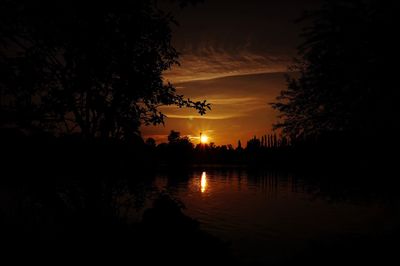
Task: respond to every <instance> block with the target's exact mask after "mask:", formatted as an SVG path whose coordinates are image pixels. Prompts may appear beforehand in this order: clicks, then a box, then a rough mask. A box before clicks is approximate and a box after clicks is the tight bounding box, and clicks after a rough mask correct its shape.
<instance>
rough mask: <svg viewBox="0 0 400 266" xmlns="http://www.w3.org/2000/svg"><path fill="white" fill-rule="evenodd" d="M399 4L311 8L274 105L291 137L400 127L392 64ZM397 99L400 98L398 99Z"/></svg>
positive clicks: (361, 3)
mask: <svg viewBox="0 0 400 266" xmlns="http://www.w3.org/2000/svg"><path fill="white" fill-rule="evenodd" d="M393 5H394V3H392V2H388V3H386V2H385V3H381V2H380V1H373V0H361V1H359V0H353V1H325V2H324V4H323V6H322V8H321V9H320V10H318V11H315V12H309V13H306V14H305V16H304V17H303V18H302V19H301V20H300V21H309V22H311V26H309V27H306V28H304V31H303V34H302V37H303V38H304V42H303V44H302V45H301V46H300V47H299V50H298V51H299V58H298V59H297V61H296V62H295V64H294V65H293V66H292V67H291V68H290V71H292V73H294V74H293V75H288V76H287V80H288V87H287V89H286V90H284V91H282V93H281V95H280V96H279V97H278V99H277V100H278V102H276V103H273V104H272V106H273V107H274V108H275V109H277V110H278V111H280V113H281V122H280V123H278V124H276V125H275V127H276V128H282V129H283V132H284V133H285V134H286V135H289V136H291V137H299V136H310V135H314V136H315V135H320V134H322V133H323V132H357V134H372V135H373V134H377V133H378V132H382V131H383V129H384V128H385V129H386V130H390V131H394V130H397V131H398V129H399V127H398V124H397V123H396V122H395V121H396V116H397V114H398V110H397V109H398V108H397V107H396V105H397V103H396V101H397V99H398V96H399V93H398V90H397V89H396V81H395V80H394V76H395V71H394V69H392V68H390V67H389V62H390V61H391V60H390V58H391V57H393V54H395V53H396V52H395V51H396V49H397V48H396V46H397V45H396V43H397V41H396V40H395V39H396V36H395V27H394V25H395V23H394V21H395V13H394V11H393V10H395V8H394V6H393ZM395 99H396V100H395Z"/></svg>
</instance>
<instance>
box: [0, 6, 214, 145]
mask: <svg viewBox="0 0 400 266" xmlns="http://www.w3.org/2000/svg"><path fill="white" fill-rule="evenodd" d="M183 2H185V1H182V3H183ZM0 10H1V11H0V17H1V18H0V36H1V37H0V69H1V72H2V78H1V80H0V89H1V112H2V117H1V123H2V125H1V126H5V125H10V124H13V125H17V126H18V127H21V128H39V129H41V130H48V131H51V132H53V133H62V134H65V133H71V132H79V133H80V134H81V135H82V136H83V137H85V138H95V137H101V138H110V137H111V138H117V139H130V138H132V136H133V135H136V134H138V132H139V126H140V125H141V124H142V123H145V124H159V123H163V118H164V115H163V114H162V113H161V112H160V111H159V110H158V107H159V106H161V105H177V106H179V107H190V108H195V109H197V110H198V111H199V113H200V114H204V113H205V111H206V109H207V108H208V109H209V105H208V104H207V103H206V102H205V101H202V102H199V101H198V102H193V101H191V100H190V99H185V98H184V97H183V95H179V94H177V92H176V90H175V88H174V87H173V85H172V84H170V83H164V81H163V78H162V73H163V71H165V70H167V69H169V68H170V67H171V66H172V65H174V64H177V63H178V61H177V59H178V53H177V51H176V50H175V49H174V48H173V47H172V45H171V30H170V25H171V23H174V19H173V18H172V17H171V16H170V15H168V14H165V13H163V12H162V11H161V10H159V9H158V8H157V7H156V4H155V1H152V0H139V1H118V0H117V1H107V2H98V1H83V2H82V1H76V0H71V1H70V0H68V1H64V0H61V1H57V2H54V1H49V0H39V1H35V2H32V1H27V0H18V1H1V4H0Z"/></svg>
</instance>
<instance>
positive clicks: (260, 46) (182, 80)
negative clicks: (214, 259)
mask: <svg viewBox="0 0 400 266" xmlns="http://www.w3.org/2000/svg"><path fill="white" fill-rule="evenodd" d="M319 3H320V1H319V0H303V1H302V0H298V1H294V0H279V1H275V0H270V1H267V0H264V1H262V0H258V1H257V0H246V1H234V0H231V1H228V0H205V1H204V2H203V3H198V4H196V5H195V6H188V7H186V8H183V9H181V8H178V7H177V6H176V5H174V4H171V2H170V1H163V3H162V8H163V9H165V10H166V11H169V12H171V13H172V14H173V15H174V17H175V19H176V20H177V21H178V22H179V25H178V26H174V27H173V34H172V41H173V46H174V47H175V48H176V49H177V50H178V51H179V52H180V54H181V56H180V59H179V61H180V66H174V67H173V68H172V69H171V70H169V71H167V72H165V73H164V80H165V81H166V82H167V81H169V82H171V83H172V84H174V85H175V87H176V88H177V91H178V93H179V94H183V95H185V96H186V97H189V98H190V99H192V100H204V99H205V100H207V101H208V102H209V103H211V108H212V109H211V111H208V112H207V114H206V115H203V116H200V115H199V114H197V113H196V112H195V111H194V110H188V109H183V108H182V109H180V108H177V107H170V106H167V107H162V108H161V111H162V112H163V113H164V114H165V115H166V116H167V118H166V119H165V125H159V126H143V127H142V128H141V131H142V135H143V137H144V138H148V137H152V138H154V139H155V140H156V141H157V142H158V143H161V142H166V141H167V136H168V134H169V132H170V131H171V130H175V131H179V132H180V133H181V135H182V136H188V137H190V138H191V140H192V141H193V143H195V144H196V143H198V142H199V134H200V132H202V133H203V134H206V135H207V136H208V137H209V139H210V142H214V143H215V144H216V145H224V144H232V145H233V146H235V147H236V146H237V142H238V140H241V142H242V144H245V143H246V142H247V140H249V139H250V138H252V137H253V136H258V137H259V136H261V135H264V134H270V133H272V125H273V124H274V123H276V122H277V121H278V113H277V112H276V111H275V110H273V109H272V107H271V106H270V103H271V102H275V101H276V99H275V98H276V97H277V96H278V95H279V93H280V91H281V90H283V89H285V88H286V81H285V77H284V74H285V72H287V69H288V66H289V65H290V64H292V62H293V58H294V57H295V56H296V48H297V47H298V45H299V44H300V43H301V38H300V36H299V35H300V33H301V28H302V27H303V26H304V25H302V24H299V23H295V20H296V19H297V18H299V17H301V15H302V14H303V12H304V11H305V10H312V9H315V8H316V7H317V6H318V5H319Z"/></svg>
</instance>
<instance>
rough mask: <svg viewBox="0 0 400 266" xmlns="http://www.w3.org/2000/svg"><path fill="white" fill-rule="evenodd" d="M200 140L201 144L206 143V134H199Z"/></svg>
mask: <svg viewBox="0 0 400 266" xmlns="http://www.w3.org/2000/svg"><path fill="white" fill-rule="evenodd" d="M200 142H201V143H203V144H205V143H208V136H206V135H201V137H200Z"/></svg>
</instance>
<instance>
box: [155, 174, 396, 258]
mask: <svg viewBox="0 0 400 266" xmlns="http://www.w3.org/2000/svg"><path fill="white" fill-rule="evenodd" d="M153 185H154V186H155V187H156V188H157V189H158V190H166V191H168V192H169V193H170V194H172V195H173V196H175V197H177V198H179V199H180V200H181V201H183V203H184V204H185V206H186V209H185V213H186V214H187V215H189V216H191V217H193V218H195V219H197V220H199V221H200V222H201V228H202V229H204V230H205V231H207V232H209V233H211V234H213V235H215V236H217V237H219V238H221V239H223V240H225V241H229V242H230V243H231V247H232V250H233V253H234V256H235V257H237V258H238V259H240V260H241V261H244V262H282V261H285V260H289V259H290V258H292V257H294V256H297V255H298V254H301V253H302V252H304V251H305V250H307V249H309V248H310V246H312V245H315V244H316V243H319V242H320V241H326V239H328V241H329V239H335V238H338V236H369V235H377V234H380V233H384V231H385V230H387V228H388V226H389V227H390V223H391V219H392V217H391V215H392V213H391V212H390V211H389V210H388V209H387V208H386V207H385V206H384V204H382V203H381V202H378V201H374V200H370V199H368V200H367V199H358V200H353V199H351V195H350V196H349V199H346V198H343V197H340V198H338V199H336V198H335V197H334V196H332V195H329V193H328V194H326V193H325V192H324V191H321V189H319V188H318V186H315V185H311V184H310V183H309V182H306V181H304V179H302V178H299V177H298V176H294V175H292V174H282V173H276V172H249V171H246V170H240V169H239V170H238V169H230V170H226V169H225V170H218V169H209V170H206V169H200V170H196V171H193V172H190V173H189V174H187V175H174V174H159V175H157V177H156V178H155V180H154V183H153ZM331 192H332V191H331ZM339 192H340V191H339ZM337 194H339V195H341V194H340V193H336V194H335V193H333V195H337ZM388 224H389V225H388Z"/></svg>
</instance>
